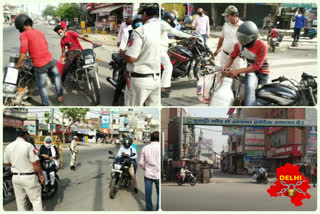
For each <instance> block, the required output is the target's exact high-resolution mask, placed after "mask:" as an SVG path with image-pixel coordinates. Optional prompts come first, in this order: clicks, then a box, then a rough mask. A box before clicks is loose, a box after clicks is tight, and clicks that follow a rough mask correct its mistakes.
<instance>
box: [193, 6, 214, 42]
mask: <svg viewBox="0 0 320 214" xmlns="http://www.w3.org/2000/svg"><path fill="white" fill-rule="evenodd" d="M192 27H195V28H196V31H197V32H198V33H200V34H201V36H202V38H203V41H204V45H205V46H207V39H209V38H210V36H209V34H210V22H209V17H208V16H207V15H205V14H204V13H203V9H202V8H199V9H198V16H196V18H195V19H194V20H193V22H192Z"/></svg>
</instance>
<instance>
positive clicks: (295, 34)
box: [292, 8, 306, 47]
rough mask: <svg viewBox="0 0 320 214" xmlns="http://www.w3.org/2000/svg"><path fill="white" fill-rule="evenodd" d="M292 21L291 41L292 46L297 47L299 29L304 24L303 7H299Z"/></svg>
mask: <svg viewBox="0 0 320 214" xmlns="http://www.w3.org/2000/svg"><path fill="white" fill-rule="evenodd" d="M292 21H294V22H295V23H294V32H293V42H292V47H297V46H298V41H299V36H300V33H301V29H302V28H303V27H304V26H306V18H305V16H304V15H303V9H302V8H300V9H299V10H298V15H296V16H295V17H294V18H293V20H292Z"/></svg>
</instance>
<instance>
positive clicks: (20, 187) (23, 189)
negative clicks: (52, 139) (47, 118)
mask: <svg viewBox="0 0 320 214" xmlns="http://www.w3.org/2000/svg"><path fill="white" fill-rule="evenodd" d="M27 136H28V133H27V130H26V129H25V128H20V129H18V130H17V139H16V140H15V141H13V142H12V143H10V144H9V145H8V146H7V147H6V149H5V151H4V164H5V165H7V166H11V171H12V173H13V177H12V183H13V188H14V193H15V197H16V203H17V209H18V211H26V208H25V200H26V196H28V198H29V200H30V202H31V203H32V206H33V210H34V211H42V199H41V185H40V183H39V179H40V182H41V183H42V184H44V181H45V178H44V176H43V174H42V170H41V166H40V161H39V157H38V155H37V152H36V150H35V148H34V147H33V145H32V144H30V143H28V142H27V141H26V139H27ZM37 174H38V176H39V179H38V177H37Z"/></svg>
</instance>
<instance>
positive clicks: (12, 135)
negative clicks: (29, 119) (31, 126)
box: [3, 118, 23, 143]
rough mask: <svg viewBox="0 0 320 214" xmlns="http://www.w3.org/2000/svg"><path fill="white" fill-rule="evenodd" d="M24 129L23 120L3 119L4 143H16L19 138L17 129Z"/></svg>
mask: <svg viewBox="0 0 320 214" xmlns="http://www.w3.org/2000/svg"><path fill="white" fill-rule="evenodd" d="M22 127H23V120H22V119H13V118H3V142H8V143H9V142H12V141H14V140H15V139H16V137H17V133H16V129H17V128H22Z"/></svg>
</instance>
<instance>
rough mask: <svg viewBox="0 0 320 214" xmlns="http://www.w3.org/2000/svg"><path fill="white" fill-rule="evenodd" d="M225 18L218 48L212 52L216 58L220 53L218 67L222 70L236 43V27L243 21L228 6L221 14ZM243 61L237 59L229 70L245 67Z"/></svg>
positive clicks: (233, 8)
mask: <svg viewBox="0 0 320 214" xmlns="http://www.w3.org/2000/svg"><path fill="white" fill-rule="evenodd" d="M222 16H224V17H225V20H226V22H225V23H224V25H223V27H222V35H221V37H220V39H219V42H218V46H217V49H216V51H215V52H214V56H217V55H218V54H219V53H220V52H221V54H220V66H221V68H223V67H224V66H225V65H226V63H227V61H228V59H229V56H230V54H231V53H232V51H233V48H234V46H235V44H237V43H238V39H237V35H236V34H237V30H238V27H239V26H240V25H241V24H242V23H243V21H241V20H240V18H239V12H238V9H237V8H236V7H235V6H233V5H230V6H228V7H227V8H226V10H225V12H224V13H223V14H222ZM246 66H247V65H246V63H245V61H244V60H243V59H242V58H240V57H237V58H236V59H235V61H234V63H233V64H232V66H231V69H239V68H244V67H246Z"/></svg>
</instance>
